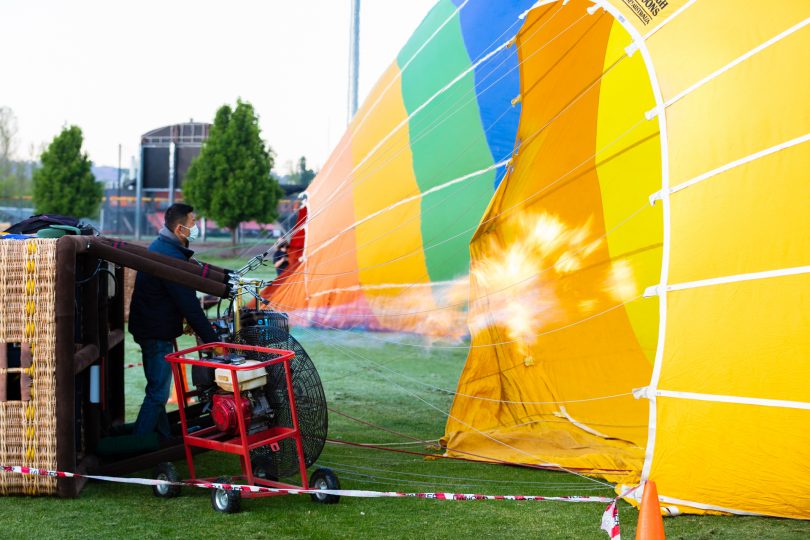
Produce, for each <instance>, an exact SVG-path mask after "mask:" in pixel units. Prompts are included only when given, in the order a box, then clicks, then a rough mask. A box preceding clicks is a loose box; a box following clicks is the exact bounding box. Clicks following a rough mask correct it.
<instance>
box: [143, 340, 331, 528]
mask: <svg viewBox="0 0 810 540" xmlns="http://www.w3.org/2000/svg"><path fill="white" fill-rule="evenodd" d="M223 351H224V354H223ZM212 353H213V354H212ZM190 355H195V357H193V358H192V357H190ZM205 355H210V356H211V358H202V357H203V356H205ZM293 356H294V353H293V351H288V350H282V349H271V348H267V347H257V346H253V345H241V344H234V343H208V344H205V345H200V346H198V347H193V348H190V349H185V350H182V351H178V352H175V353H172V354H169V355H167V356H166V360H167V361H168V362H170V363H171V366H172V372H173V375H174V385H175V391H176V392H177V394H176V395H177V396H178V399H177V401H178V404H179V408H180V411H179V412H180V423H181V430H182V436H183V442H184V445H185V451H186V460H187V461H188V470H189V476H190V477H191V478H190V481H203V482H216V483H231V481H230V480H228V479H225V478H217V479H214V478H197V476H196V472H195V469H194V461H193V455H192V449H193V448H194V447H197V448H205V449H208V450H215V451H218V452H226V453H229V454H235V455H238V456H239V458H240V462H241V466H242V476H239V477H235V478H234V479H233V480H236V481H241V482H243V483H244V482H246V483H247V484H249V485H255V486H265V487H272V488H281V489H340V483H339V481H338V479H337V476H335V474H334V473H333V472H332V471H331V470H329V469H325V468H319V469H316V470H315V472H314V473H313V474H312V476H311V477H308V476H307V466H306V461H305V459H304V447H303V442H302V436H301V430H300V426H299V423H298V414H297V410H296V405H295V393H294V388H293V382H292V381H293V377H292V370H291V368H290V361H291V359H292V358H293ZM185 366H199V367H204V368H213V369H215V370H216V371H215V373H216V377H215V381H216V383H217V385H218V389H217V390H216V392H215V393H214V394H213V395H212V396H209V397H210V403H211V411H210V418H211V420H212V423H213V425H210V426H208V427H203V428H201V429H196V430H195V428H197V426H194V428H192V431H191V432H189V429H190V428H189V415H188V414H187V410H186V409H187V408H188V406H189V403H190V400H191V398H194V397H198V396H199V392H198V391H197V390H192V391H189V390H187V388H188V384H187V382H186V369H185ZM277 366H280V367H283V374H284V376H283V379H284V381H285V382H286V392H285V393H284V394H285V395H286V399H288V400H289V403H288V405H289V409H290V411H291V412H292V414H291V419H292V422H291V425H276V424H275V423H274V422H272V421H268V419H271V418H272V415H273V411H272V406H271V405H269V404H268V402H267V400H266V399H264V398H263V395H262V394H261V392H256V389H262V388H263V387H264V385H266V384H267V375H268V373H269V372H268V369H273V368H275V367H277ZM288 439H289V440H292V441H294V443H295V450H296V453H297V457H298V469H299V472H300V475H301V484H302V485H300V486H296V485H292V484H287V483H284V482H279V481H278V479H277V478H275V477H274V475H273V472H272V467H271V466H270V462H269V461H268V460H266V459H265V456H262V455H256V454H255V453H254V456H253V459H251V452H252V451H255V450H256V449H259V448H262V449H265V450H268V451H269V452H270V453H272V452H277V451H278V450H279V445H280V444H281V443H282V442H283V441H286V440H288ZM156 478H158V479H161V480H169V481H173V482H176V481H178V475H177V472H176V470H175V468H174V466H173V465H172V464H171V463H161V464H160V465H159V466H158V468H157V470H156ZM234 483H237V482H234ZM153 491H154V493H155V495H157V496H159V497H167V498H168V497H175V496H177V495H178V494H179V493H180V487H179V486H169V485H161V486H155V487H154V490H153ZM211 491H212V493H211V504H212V506H213V507H214V509H215V510H217V511H220V512H227V513H232V512H238V511H239V506H240V500H241V497H246V498H250V497H271V496H273V495H279V493H275V492H247V491H246V492H240V491H239V490H226V489H212V490H211ZM312 499H313V500H314V501H316V502H320V503H324V504H334V503H337V502H338V500H339V499H340V497H339V496H337V495H331V494H319V493H316V494H313V495H312Z"/></svg>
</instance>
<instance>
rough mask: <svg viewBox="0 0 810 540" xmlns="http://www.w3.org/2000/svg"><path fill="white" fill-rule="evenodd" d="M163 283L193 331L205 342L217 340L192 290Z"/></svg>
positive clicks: (166, 282) (174, 284)
mask: <svg viewBox="0 0 810 540" xmlns="http://www.w3.org/2000/svg"><path fill="white" fill-rule="evenodd" d="M164 283H165V284H166V289H167V290H168V291H169V296H170V297H171V299H172V301H173V302H174V303H175V304H176V305H177V307H178V308H179V309H180V312H181V313H182V314H183V317H185V318H186V321H188V324H189V325H190V326H191V328H192V329H193V330H194V332H195V333H196V334H197V335H198V336H200V339H201V340H202V341H203V342H205V343H212V342H214V341H219V340H218V338H217V335H216V333H215V332H214V329H213V328H211V323H210V322H209V321H208V317H206V316H205V312H204V311H203V309H202V307H200V301H199V300H197V295H196V294H195V293H194V290H193V289H191V288H189V287H184V286H182V285H178V284H177V283H172V282H169V281H165V282H164Z"/></svg>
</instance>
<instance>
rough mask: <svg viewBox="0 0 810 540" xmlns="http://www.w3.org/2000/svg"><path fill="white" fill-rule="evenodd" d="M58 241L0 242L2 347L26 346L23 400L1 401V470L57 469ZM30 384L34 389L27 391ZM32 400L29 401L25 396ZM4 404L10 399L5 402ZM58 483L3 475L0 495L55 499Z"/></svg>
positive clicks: (2, 372) (1, 369) (3, 373)
mask: <svg viewBox="0 0 810 540" xmlns="http://www.w3.org/2000/svg"><path fill="white" fill-rule="evenodd" d="M55 283H56V240H46V239H32V240H25V241H19V240H0V346H2V347H7V344H9V343H19V344H27V346H29V347H30V349H31V353H32V360H31V366H30V367H29V368H26V367H19V368H7V367H6V366H5V365H0V377H2V378H3V380H4V381H7V380H8V375H9V373H12V374H13V373H15V372H17V373H20V374H21V376H20V378H21V382H20V383H18V384H21V385H23V386H24V387H25V388H24V389H23V391H22V392H21V397H22V399H21V400H18V401H5V400H3V401H0V464H2V465H12V466H13V465H17V466H26V467H36V468H40V469H49V470H54V469H56V354H55V343H56V322H55ZM28 384H30V389H29V388H28ZM26 394H29V395H26ZM0 398H5V396H0ZM56 487H57V484H56V479H55V478H49V477H43V476H27V475H19V474H10V473H5V474H4V473H0V494H3V495H6V494H25V495H37V494H54V493H55V492H56Z"/></svg>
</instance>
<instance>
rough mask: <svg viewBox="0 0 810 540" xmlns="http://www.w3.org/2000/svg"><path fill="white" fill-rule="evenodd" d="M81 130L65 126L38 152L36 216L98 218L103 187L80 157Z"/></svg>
mask: <svg viewBox="0 0 810 540" xmlns="http://www.w3.org/2000/svg"><path fill="white" fill-rule="evenodd" d="M82 142H83V137H82V130H81V129H80V128H78V127H77V126H70V127H66V128H64V129H63V130H62V132H61V133H60V134H59V135H57V136H56V137H54V139H53V141H51V144H50V145H49V146H48V148H47V150H45V152H43V153H42V158H41V161H42V167H41V168H39V169H37V170H36V171H35V172H34V207H35V208H36V212H37V213H38V214H64V215H68V216H75V217H90V218H95V217H98V211H99V207H100V206H101V200H102V198H103V196H104V188H103V187H102V185H101V184H100V183H99V182H96V178H95V177H94V176H93V173H92V172H91V170H90V166H91V163H90V160H89V159H87V154H82Z"/></svg>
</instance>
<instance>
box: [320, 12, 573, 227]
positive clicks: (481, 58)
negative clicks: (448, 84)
mask: <svg viewBox="0 0 810 540" xmlns="http://www.w3.org/2000/svg"><path fill="white" fill-rule="evenodd" d="M560 9H561V8H560ZM555 15H556V13H555ZM552 18H553V16H552ZM516 22H518V21H516ZM514 25H515V23H513V24H512V26H510V28H509V29H511V28H512V27H514ZM509 29H507V31H505V32H503V33H502V34H501V36H503V35H504V34H506V33H507V32H508V30H509ZM498 39H500V36H499V38H497V39H496V40H494V41H492V42H491V43H490V45H489V46H488V47H487V48H486V49H485V50H484V52H482V53H481V55H479V57H478V58H477V59H476V60H475V62H473V66H472V67H473V68H475V67H476V66H478V65H480V64H482V63H483V62H484V61H486V60H487V59H488V58H489V57H491V56H493V55H494V54H495V53H496V52H498V50H499V49H501V48H502V47H503V46H504V45H507V46H508V44H510V43H511V42H512V40H513V39H514V36H512V37H510V38H509V40H507V41H506V42H504V43H502V44H501V45H500V46H499V47H498V48H496V49H495V50H493V51H490V52H489V53H486V50H487V49H489V48H491V47H492V46H493V45H495V43H498ZM468 71H469V70H468ZM468 71H467V72H468ZM467 72H464V73H462V74H461V75H459V76H458V77H457V78H456V80H460V79H461V78H463V76H464V75H466V73H467ZM392 82H393V81H392ZM389 88H390V86H389ZM387 90H388V88H386V91H387ZM444 91H445V90H440V91H439V92H438V93H436V94H434V95H433V97H431V98H429V100H428V101H430V100H432V99H434V98H435V97H436V96H438V95H439V94H440V93H443V92H444ZM381 98H382V96H381ZM381 98H380V99H381ZM428 101H425V102H423V103H422V104H421V105H420V106H419V107H418V108H417V109H415V110H414V111H413V112H412V113H411V115H410V116H409V117H408V118H406V119H405V121H406V122H407V121H408V120H409V119H410V118H412V117H413V116H414V115H415V114H416V113H417V112H418V111H419V110H421V109H422V108H424V106H426V105H427V104H428ZM399 127H400V126H397V127H395V128H394V129H393V130H392V131H390V132H389V133H388V134H387V135H386V136H385V137H386V138H388V137H390V136H391V135H392V134H393V133H394V132H395V131H397V130H398V129H399ZM356 131H357V129H353V133H356ZM383 142H384V141H383ZM347 146H348V145H344V148H342V149H341V153H340V156H342V154H343V152H345V150H346V147H347ZM379 146H380V145H379V144H378V145H377V146H375V147H374V148H373V149H372V150H370V151H369V152H367V153H366V155H365V156H364V158H363V159H364V160H365V159H367V158H368V157H370V155H371V154H373V153H375V152H376V151H377V150H378V149H379ZM408 146H410V145H408ZM397 155H398V153H397ZM340 156H338V158H339V157H340ZM338 158H336V159H335V160H334V162H337V161H338ZM358 168H359V165H358V166H356V167H355V168H354V169H352V171H350V172H349V174H348V175H347V176H346V177H345V178H344V179H343V180H342V181H341V182H340V184H339V185H338V186H337V187H336V188H335V189H334V190H333V192H332V194H331V195H330V197H328V198H327V200H326V201H325V202H324V208H322V209H321V210H319V211H318V213H316V215H313V216H312V218H315V217H316V216H317V215H320V214H321V213H322V212H323V211H325V210H326V209H327V208H328V207H329V205H330V203H331V202H332V201H333V200H334V198H335V195H337V193H338V192H339V191H341V190H342V189H343V187H344V186H345V185H346V183H347V182H348V181H349V180H351V179H352V177H351V175H352V174H353V173H354V172H355V171H356V170H357V169H358Z"/></svg>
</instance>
